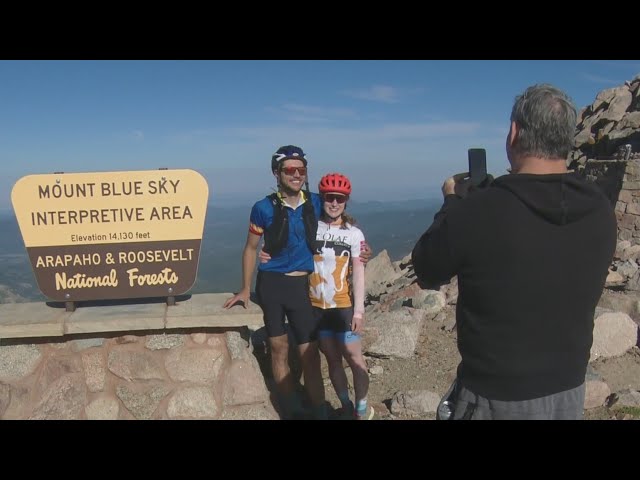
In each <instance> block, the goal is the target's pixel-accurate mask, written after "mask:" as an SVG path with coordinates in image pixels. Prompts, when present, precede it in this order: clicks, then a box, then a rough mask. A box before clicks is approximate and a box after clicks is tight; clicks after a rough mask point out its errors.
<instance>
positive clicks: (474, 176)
mask: <svg viewBox="0 0 640 480" xmlns="http://www.w3.org/2000/svg"><path fill="white" fill-rule="evenodd" d="M469 177H470V178H471V184H472V185H473V186H475V187H477V186H478V185H480V184H481V183H482V182H484V181H485V179H486V178H487V152H486V150H485V149H484V148H470V149H469Z"/></svg>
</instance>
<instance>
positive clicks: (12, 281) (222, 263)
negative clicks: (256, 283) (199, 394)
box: [0, 198, 442, 303]
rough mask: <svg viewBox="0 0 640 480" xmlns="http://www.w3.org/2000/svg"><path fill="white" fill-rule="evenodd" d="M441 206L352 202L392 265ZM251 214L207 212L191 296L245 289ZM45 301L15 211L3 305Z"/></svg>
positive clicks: (9, 220)
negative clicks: (244, 267)
mask: <svg viewBox="0 0 640 480" xmlns="http://www.w3.org/2000/svg"><path fill="white" fill-rule="evenodd" d="M441 202H442V201H441V199H440V198H431V199H422V200H407V201H397V202H362V203H359V202H356V201H351V202H350V203H349V206H348V213H349V214H350V215H352V216H353V217H355V219H356V221H357V223H358V225H359V226H360V228H361V229H362V230H363V232H364V234H365V237H366V239H367V242H368V243H369V244H370V245H371V247H372V248H373V250H374V255H377V254H378V253H380V252H381V251H382V250H387V252H388V253H389V256H390V257H391V259H392V260H400V259H401V258H403V257H404V256H405V255H407V254H409V253H410V252H411V249H412V248H413V245H415V242H416V241H417V239H418V238H419V236H420V235H421V234H422V233H423V232H424V231H425V230H426V229H427V228H428V227H429V225H431V222H432V220H433V216H434V214H435V212H436V211H437V210H438V208H440V205H441ZM249 212H250V207H246V206H242V207H224V208H221V207H213V206H211V207H209V208H208V210H207V218H206V221H205V229H204V238H203V242H202V247H201V252H200V262H199V267H198V278H197V280H196V283H195V285H194V286H193V288H192V289H191V291H190V292H191V293H204V292H234V291H236V290H237V289H238V288H239V287H240V283H241V279H242V274H241V255H242V249H243V247H244V244H245V240H246V238H247V229H248V225H249ZM43 300H46V299H45V297H44V296H42V294H41V293H40V291H39V289H38V286H37V284H36V282H35V277H34V276H33V272H32V269H31V266H30V265H29V261H28V259H27V255H26V252H25V248H24V243H23V242H22V237H21V235H20V229H19V228H18V224H17V221H16V219H15V216H14V215H13V212H8V213H0V303H13V302H20V301H43Z"/></svg>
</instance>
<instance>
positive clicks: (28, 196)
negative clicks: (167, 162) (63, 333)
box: [11, 170, 209, 301]
mask: <svg viewBox="0 0 640 480" xmlns="http://www.w3.org/2000/svg"><path fill="white" fill-rule="evenodd" d="M208 198H209V188H208V186H207V182H206V180H205V179H204V177H202V175H200V174H199V173H197V172H195V171H193V170H152V171H130V172H100V173H65V174H51V175H28V176H26V177H23V178H21V179H20V180H18V182H16V184H15V185H14V187H13V190H12V192H11V202H12V203H13V208H14V211H15V213H16V217H17V219H18V224H19V226H20V231H21V233H22V238H23V240H24V243H25V247H26V249H27V253H28V255H29V259H30V261H31V266H32V267H33V271H34V274H35V277H36V281H37V282H38V287H39V288H40V291H41V292H42V293H43V294H44V295H45V296H47V297H49V298H51V299H53V300H59V301H80V300H106V299H124V298H144V297H162V296H174V295H181V294H183V293H185V292H187V291H188V290H189V289H190V288H191V287H192V286H193V284H194V282H195V280H196V277H197V271H198V259H199V256H200V245H201V242H202V235H203V232H204V221H205V217H206V212H207V201H208Z"/></svg>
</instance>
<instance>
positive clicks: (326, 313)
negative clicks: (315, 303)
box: [313, 307, 360, 343]
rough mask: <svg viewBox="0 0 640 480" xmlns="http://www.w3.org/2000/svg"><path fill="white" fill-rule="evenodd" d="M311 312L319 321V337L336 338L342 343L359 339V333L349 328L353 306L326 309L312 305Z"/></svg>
mask: <svg viewBox="0 0 640 480" xmlns="http://www.w3.org/2000/svg"><path fill="white" fill-rule="evenodd" d="M313 313H314V314H315V316H316V318H318V319H319V321H320V324H319V325H318V336H319V338H336V339H337V340H338V341H340V342H342V343H351V342H356V341H358V340H360V335H358V334H357V333H353V331H352V330H351V322H352V320H353V307H346V308H327V309H324V308H318V307H313Z"/></svg>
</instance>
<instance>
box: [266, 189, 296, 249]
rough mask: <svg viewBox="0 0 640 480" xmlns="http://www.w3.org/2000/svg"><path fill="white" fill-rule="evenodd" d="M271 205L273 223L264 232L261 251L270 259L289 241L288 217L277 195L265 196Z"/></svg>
mask: <svg viewBox="0 0 640 480" xmlns="http://www.w3.org/2000/svg"><path fill="white" fill-rule="evenodd" d="M267 198H268V199H269V201H270V202H271V204H272V205H273V221H272V222H271V225H269V226H268V227H267V228H265V230H264V246H263V247H262V249H263V250H264V251H265V252H267V253H268V254H269V255H271V256H272V257H273V256H275V255H277V254H278V253H280V252H281V251H282V249H283V248H284V247H286V246H287V241H288V240H289V215H287V212H286V210H285V206H284V205H283V204H282V202H281V201H280V199H279V198H278V194H277V193H272V194H271V195H267Z"/></svg>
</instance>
